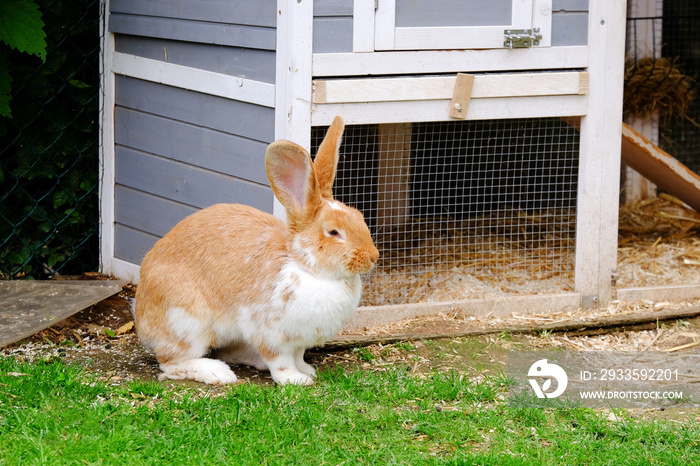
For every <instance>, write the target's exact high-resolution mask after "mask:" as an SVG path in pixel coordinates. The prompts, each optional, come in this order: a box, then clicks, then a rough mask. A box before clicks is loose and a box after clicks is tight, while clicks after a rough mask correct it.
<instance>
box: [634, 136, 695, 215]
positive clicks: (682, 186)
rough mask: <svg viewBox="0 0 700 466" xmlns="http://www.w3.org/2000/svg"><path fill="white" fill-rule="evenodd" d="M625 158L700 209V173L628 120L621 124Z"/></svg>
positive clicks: (656, 181) (657, 183) (644, 174)
mask: <svg viewBox="0 0 700 466" xmlns="http://www.w3.org/2000/svg"><path fill="white" fill-rule="evenodd" d="M622 161H623V162H624V163H625V164H626V165H628V166H630V167H632V168H633V169H634V170H636V171H637V172H639V173H640V174H641V175H643V176H644V177H646V178H648V179H649V180H651V181H653V182H654V183H655V184H656V185H657V186H658V187H660V188H661V189H663V190H664V191H667V192H668V193H670V194H672V195H674V196H676V197H677V198H678V199H680V200H682V201H683V202H685V203H686V204H688V205H689V206H690V207H692V208H693V209H695V210H697V211H698V212H700V176H698V174H697V173H694V172H693V171H691V170H690V169H689V168H688V167H686V166H685V165H683V164H682V163H680V162H679V161H678V160H676V159H675V158H674V157H673V156H672V155H670V154H669V153H667V152H665V151H663V150H661V149H660V148H659V147H657V146H655V145H654V144H652V143H651V142H650V141H649V140H648V139H647V138H645V137H644V136H642V135H641V134H639V133H638V132H636V131H635V130H633V129H632V128H631V127H630V126H628V125H626V124H623V125H622Z"/></svg>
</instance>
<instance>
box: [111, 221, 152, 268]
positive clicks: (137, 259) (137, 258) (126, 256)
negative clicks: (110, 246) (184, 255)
mask: <svg viewBox="0 0 700 466" xmlns="http://www.w3.org/2000/svg"><path fill="white" fill-rule="evenodd" d="M159 239H160V237H159V236H155V235H151V234H148V233H144V232H143V231H139V230H135V229H133V228H129V227H127V226H125V225H121V224H119V223H117V224H116V225H114V257H116V258H117V259H121V260H124V261H127V262H129V263H132V264H136V265H140V264H141V261H142V260H143V258H144V257H145V256H146V253H148V251H150V250H151V248H153V246H154V245H155V244H156V241H158V240H159Z"/></svg>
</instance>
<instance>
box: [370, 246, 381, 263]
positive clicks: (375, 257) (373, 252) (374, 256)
mask: <svg viewBox="0 0 700 466" xmlns="http://www.w3.org/2000/svg"><path fill="white" fill-rule="evenodd" d="M378 259H379V250H377V248H372V250H371V251H370V252H369V260H370V261H371V262H372V264H376V263H377V260H378Z"/></svg>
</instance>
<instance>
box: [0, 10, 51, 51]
mask: <svg viewBox="0 0 700 466" xmlns="http://www.w3.org/2000/svg"><path fill="white" fill-rule="evenodd" d="M43 28H44V22H43V21H42V20H41V12H40V11H39V6H38V5H37V4H36V3H34V1H33V0H2V1H1V2H0V41H2V42H5V43H6V44H7V45H9V46H10V47H11V48H13V49H17V50H19V51H20V52H26V53H28V54H30V55H36V56H37V57H39V58H41V60H42V61H46V40H45V39H46V34H45V33H44V30H43Z"/></svg>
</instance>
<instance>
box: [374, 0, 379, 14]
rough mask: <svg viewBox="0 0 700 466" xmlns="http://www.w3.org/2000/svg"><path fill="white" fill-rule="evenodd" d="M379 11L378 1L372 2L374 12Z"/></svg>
mask: <svg viewBox="0 0 700 466" xmlns="http://www.w3.org/2000/svg"><path fill="white" fill-rule="evenodd" d="M378 9H379V0H374V11H377V10H378Z"/></svg>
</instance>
